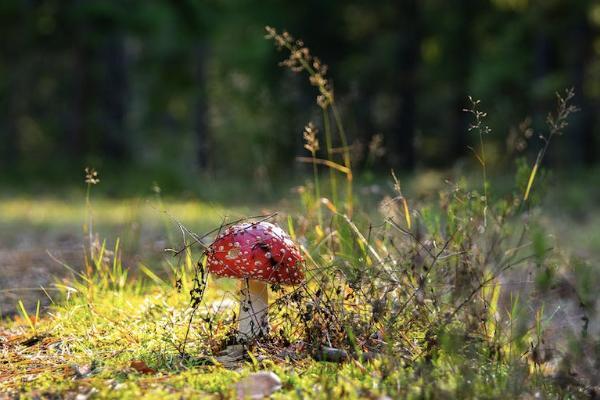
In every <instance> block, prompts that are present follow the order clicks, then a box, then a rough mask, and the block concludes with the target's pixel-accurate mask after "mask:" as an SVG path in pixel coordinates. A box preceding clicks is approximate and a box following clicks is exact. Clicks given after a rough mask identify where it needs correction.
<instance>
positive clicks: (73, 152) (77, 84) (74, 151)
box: [64, 43, 90, 160]
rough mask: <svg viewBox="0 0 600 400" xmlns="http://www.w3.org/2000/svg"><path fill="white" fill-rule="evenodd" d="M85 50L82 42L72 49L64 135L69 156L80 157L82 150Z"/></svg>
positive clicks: (86, 78)
mask: <svg viewBox="0 0 600 400" xmlns="http://www.w3.org/2000/svg"><path fill="white" fill-rule="evenodd" d="M87 57H88V55H87V51H86V48H85V46H84V45H83V44H82V43H77V44H76V45H75V48H74V49H73V70H72V75H71V82H70V92H71V99H70V107H69V110H68V111H67V112H66V115H65V121H64V125H65V135H66V141H67V143H68V149H69V151H70V157H71V158H72V159H75V160H80V159H82V156H83V155H84V154H85V150H84V146H85V144H84V116H85V113H86V111H87V109H88V107H87V103H88V96H86V93H87V92H89V89H90V82H89V71H88V61H87Z"/></svg>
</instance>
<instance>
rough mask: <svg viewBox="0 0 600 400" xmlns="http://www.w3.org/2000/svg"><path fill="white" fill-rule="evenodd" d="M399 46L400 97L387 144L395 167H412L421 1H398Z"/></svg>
mask: <svg viewBox="0 0 600 400" xmlns="http://www.w3.org/2000/svg"><path fill="white" fill-rule="evenodd" d="M398 14H399V18H398V31H397V40H398V47H397V51H396V54H395V60H396V64H397V66H398V74H397V76H396V82H395V84H396V87H397V93H398V99H399V105H398V110H397V113H396V116H395V118H394V122H393V126H392V130H391V137H390V139H391V140H389V147H388V150H389V152H388V161H389V163H390V166H391V167H392V168H402V169H411V168H413V167H414V165H415V129H416V120H417V116H416V113H417V68H418V65H419V51H420V32H419V28H420V27H419V17H420V16H419V1H418V0H406V1H400V2H398Z"/></svg>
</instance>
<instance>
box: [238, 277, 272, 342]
mask: <svg viewBox="0 0 600 400" xmlns="http://www.w3.org/2000/svg"><path fill="white" fill-rule="evenodd" d="M240 295H241V298H242V300H241V302H240V313H239V321H240V326H239V336H238V338H239V339H243V340H250V339H252V338H253V337H256V336H259V335H260V334H266V333H267V332H268V331H269V317H268V308H269V288H268V287H267V283H266V282H262V281H256V280H252V279H245V280H244V281H242V287H241V289H240Z"/></svg>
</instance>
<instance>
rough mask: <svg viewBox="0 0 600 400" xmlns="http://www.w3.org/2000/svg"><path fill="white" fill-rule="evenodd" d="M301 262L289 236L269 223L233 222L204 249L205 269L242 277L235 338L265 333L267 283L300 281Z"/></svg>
mask: <svg viewBox="0 0 600 400" xmlns="http://www.w3.org/2000/svg"><path fill="white" fill-rule="evenodd" d="M303 264H304V260H303V259H302V256H301V255H300V251H299V249H298V247H297V246H296V244H295V243H294V242H293V241H292V239H291V238H290V237H289V236H288V235H287V234H286V233H285V232H284V231H283V229H281V228H280V227H278V226H276V225H274V224H271V223H269V222H264V221H261V222H255V223H242V224H237V225H233V226H230V227H228V228H227V229H226V230H225V232H223V233H222V234H220V235H218V236H217V238H216V240H215V241H214V242H213V243H212V244H211V245H210V246H209V247H208V250H207V269H208V272H210V273H212V274H214V275H216V276H218V277H228V278H236V279H242V282H241V288H240V295H241V301H240V312H239V336H238V338H239V339H242V340H250V339H252V338H254V337H256V336H259V335H261V334H266V333H267V332H268V330H269V320H268V314H267V309H268V306H269V297H268V287H267V283H274V284H281V285H295V284H299V283H301V282H302V281H303V280H304V272H303V270H302V267H303Z"/></svg>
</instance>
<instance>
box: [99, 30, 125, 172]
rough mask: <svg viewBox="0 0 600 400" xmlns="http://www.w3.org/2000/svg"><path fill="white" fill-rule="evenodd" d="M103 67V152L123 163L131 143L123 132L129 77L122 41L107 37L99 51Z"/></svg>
mask: <svg viewBox="0 0 600 400" xmlns="http://www.w3.org/2000/svg"><path fill="white" fill-rule="evenodd" d="M101 59H102V60H103V63H104V66H103V67H104V73H103V76H102V81H103V82H102V84H103V87H101V88H100V90H101V93H102V109H103V111H104V115H103V118H102V121H101V123H102V126H103V132H101V133H102V136H103V140H102V150H103V153H104V154H106V155H107V156H109V157H111V158H113V159H115V160H119V161H125V160H127V159H128V158H129V157H130V155H131V152H130V150H131V149H130V143H129V137H128V135H127V130H126V126H125V125H126V116H127V100H128V75H127V62H126V54H125V43H124V38H123V37H122V36H120V35H117V34H112V35H110V36H109V37H108V38H107V39H106V42H105V43H104V45H103V46H102V48H101Z"/></svg>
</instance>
